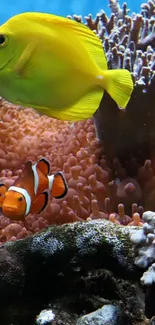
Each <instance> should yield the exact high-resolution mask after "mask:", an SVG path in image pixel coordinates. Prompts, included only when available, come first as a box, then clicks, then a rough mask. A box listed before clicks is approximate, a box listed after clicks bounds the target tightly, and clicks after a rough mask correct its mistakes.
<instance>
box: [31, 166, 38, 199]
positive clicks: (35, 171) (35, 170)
mask: <svg viewBox="0 0 155 325" xmlns="http://www.w3.org/2000/svg"><path fill="white" fill-rule="evenodd" d="M36 166H37V164H35V165H33V166H32V170H33V175H34V194H35V195H36V194H37V190H38V186H39V177H38V173H37V168H36Z"/></svg>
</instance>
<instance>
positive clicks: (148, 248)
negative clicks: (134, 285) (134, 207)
mask: <svg viewBox="0 0 155 325" xmlns="http://www.w3.org/2000/svg"><path fill="white" fill-rule="evenodd" d="M143 220H144V221H145V223H144V225H143V227H142V228H141V229H138V230H133V232H132V234H131V237H130V239H131V241H132V242H133V244H134V251H135V256H136V258H135V264H136V265H137V266H139V267H141V268H145V269H146V268H147V267H149V268H148V270H147V271H146V272H144V274H143V276H142V277H141V283H142V284H143V285H151V284H152V283H155V263H154V262H155V212H152V211H147V212H145V213H144V214H143Z"/></svg>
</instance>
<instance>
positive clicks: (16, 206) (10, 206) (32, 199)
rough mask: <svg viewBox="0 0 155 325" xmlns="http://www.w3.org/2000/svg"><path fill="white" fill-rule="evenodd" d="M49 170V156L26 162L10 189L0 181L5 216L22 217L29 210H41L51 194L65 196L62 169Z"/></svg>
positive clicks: (35, 211)
mask: <svg viewBox="0 0 155 325" xmlns="http://www.w3.org/2000/svg"><path fill="white" fill-rule="evenodd" d="M49 173H50V164H49V162H48V160H47V159H45V158H41V159H40V160H39V161H38V162H37V163H36V164H32V162H31V161H29V162H27V164H26V165H25V168H24V170H23V172H22V174H21V175H20V176H19V177H18V178H17V179H16V181H15V182H14V183H13V185H12V186H10V187H9V188H8V189H7V188H6V187H5V185H4V184H0V185H1V186H0V206H1V208H2V213H3V215H4V216H6V217H8V218H10V219H13V220H22V219H24V218H25V217H26V216H27V215H28V214H29V213H37V214H39V213H40V212H42V211H43V210H44V209H45V207H46V206H47V204H48V202H49V199H50V197H51V196H52V197H54V198H56V199H61V198H63V197H64V196H65V195H66V194H67V191H68V186H67V183H66V179H65V177H64V175H63V173H62V172H56V173H55V174H53V175H49Z"/></svg>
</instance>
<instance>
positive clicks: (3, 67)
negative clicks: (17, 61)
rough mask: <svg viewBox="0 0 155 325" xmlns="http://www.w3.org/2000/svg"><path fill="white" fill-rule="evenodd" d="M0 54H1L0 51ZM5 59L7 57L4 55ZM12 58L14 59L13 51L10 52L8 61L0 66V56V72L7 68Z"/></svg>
mask: <svg viewBox="0 0 155 325" xmlns="http://www.w3.org/2000/svg"><path fill="white" fill-rule="evenodd" d="M0 54H1V49H0ZM6 57H7V55H6ZM13 58H14V50H12V53H11V56H10V58H8V60H7V61H6V62H5V63H4V64H2V65H1V63H2V62H1V56H0V70H3V69H5V68H6V67H7V66H8V64H9V63H10V62H11V61H12V60H13Z"/></svg>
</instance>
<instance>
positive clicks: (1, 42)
mask: <svg viewBox="0 0 155 325" xmlns="http://www.w3.org/2000/svg"><path fill="white" fill-rule="evenodd" d="M7 44H8V37H7V36H6V35H4V34H0V47H4V46H6V45H7Z"/></svg>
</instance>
